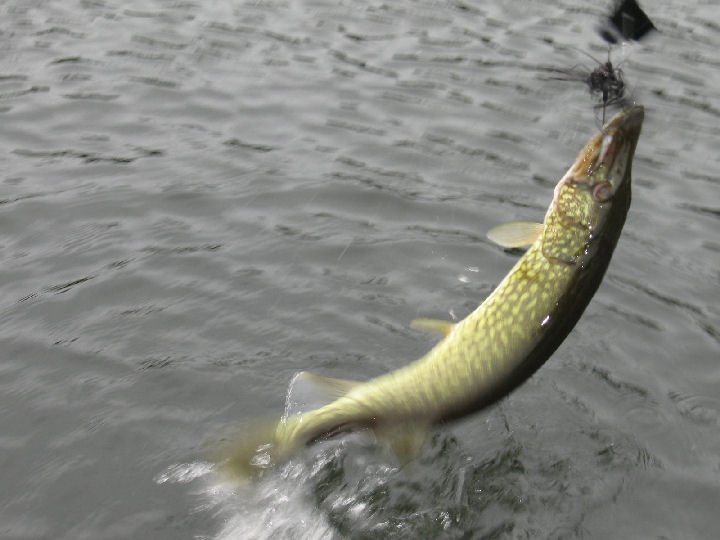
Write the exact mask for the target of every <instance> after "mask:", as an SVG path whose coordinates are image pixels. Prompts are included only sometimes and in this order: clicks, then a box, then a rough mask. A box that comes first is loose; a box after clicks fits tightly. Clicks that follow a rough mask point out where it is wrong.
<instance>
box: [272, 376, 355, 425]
mask: <svg viewBox="0 0 720 540" xmlns="http://www.w3.org/2000/svg"><path fill="white" fill-rule="evenodd" d="M358 384H360V383H359V382H357V381H348V380H345V379H332V378H330V377H321V376H320V375H315V374H314V373H310V372H309V371H301V372H299V373H298V374H296V375H295V377H293V379H292V381H290V385H289V386H288V390H287V394H286V396H285V415H286V416H287V415H293V414H303V413H305V412H308V411H311V410H314V409H318V408H320V407H322V406H324V405H327V404H328V403H331V402H333V401H335V400H336V399H338V398H340V397H342V396H344V395H345V394H347V393H348V392H349V391H350V390H352V389H353V387H355V386H356V385H358Z"/></svg>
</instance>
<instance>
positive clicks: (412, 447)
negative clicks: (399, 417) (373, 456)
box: [373, 421, 430, 465]
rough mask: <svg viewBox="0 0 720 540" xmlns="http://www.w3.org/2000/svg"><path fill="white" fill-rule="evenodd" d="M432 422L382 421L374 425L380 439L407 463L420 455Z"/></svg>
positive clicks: (402, 462)
mask: <svg viewBox="0 0 720 540" xmlns="http://www.w3.org/2000/svg"><path fill="white" fill-rule="evenodd" d="M429 429H430V424H428V423H425V422H420V421H415V422H412V421H411V422H405V423H402V424H400V423H382V424H376V425H375V426H374V427H373V431H374V432H375V436H376V437H377V439H378V441H379V442H380V443H381V444H382V445H383V446H384V447H385V448H387V449H388V450H390V451H391V452H392V453H393V454H395V456H396V457H397V458H398V460H400V463H401V464H403V465H405V464H406V463H408V462H410V461H412V460H413V459H415V458H417V457H418V456H419V455H420V451H421V450H422V447H423V445H424V444H425V441H426V440H427V436H428V431H429Z"/></svg>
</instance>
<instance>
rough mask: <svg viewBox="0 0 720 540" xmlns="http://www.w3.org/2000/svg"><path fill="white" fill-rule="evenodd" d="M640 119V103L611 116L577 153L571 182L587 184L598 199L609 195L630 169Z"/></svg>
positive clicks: (609, 196)
mask: <svg viewBox="0 0 720 540" xmlns="http://www.w3.org/2000/svg"><path fill="white" fill-rule="evenodd" d="M644 118H645V108H644V107H643V106H642V105H631V106H629V107H626V108H625V109H623V110H622V111H620V112H619V113H617V114H616V115H615V116H614V117H613V118H611V119H610V120H609V121H608V122H607V123H606V124H605V125H604V126H603V128H602V129H601V130H600V131H598V132H597V133H596V134H595V136H594V137H593V138H592V139H590V141H589V142H588V144H587V145H586V146H585V148H584V149H583V150H582V151H581V152H580V155H579V156H578V159H577V160H576V162H575V164H574V165H573V167H572V168H571V169H570V171H569V173H570V179H571V181H572V182H573V183H576V184H585V185H587V186H588V187H589V188H590V189H591V190H592V191H593V196H594V197H595V198H596V200H598V201H599V202H602V201H604V200H609V199H610V198H612V196H613V195H614V194H615V192H616V191H617V190H618V188H619V187H620V185H621V184H622V183H623V181H624V180H625V178H626V177H627V173H628V172H629V170H630V167H631V165H632V160H633V156H634V155H635V146H636V145H637V142H638V139H639V138H640V129H641V128H642V124H643V120H644Z"/></svg>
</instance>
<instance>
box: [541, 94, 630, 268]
mask: <svg viewBox="0 0 720 540" xmlns="http://www.w3.org/2000/svg"><path fill="white" fill-rule="evenodd" d="M643 117H644V110H643V107H642V106H632V107H628V108H626V109H625V110H623V111H621V112H619V113H618V114H617V115H615V116H614V117H613V118H612V119H611V120H610V121H609V122H608V123H607V124H605V126H603V128H602V129H601V130H600V131H598V133H596V134H595V135H594V136H593V137H592V138H591V139H590V140H589V141H588V143H587V144H586V145H585V147H584V148H583V149H582V150H581V151H580V154H579V155H578V157H577V159H576V160H575V163H573V165H572V166H571V167H570V169H569V170H568V172H567V173H565V176H564V177H563V178H562V179H561V180H560V182H559V183H558V185H557V186H556V187H555V195H554V197H553V202H552V204H551V205H550V208H549V209H548V213H547V215H546V216H545V221H544V233H543V236H542V242H543V244H542V246H543V248H542V249H543V254H544V255H545V257H546V258H548V259H551V260H555V261H560V262H562V263H567V264H576V263H581V264H582V263H583V261H586V260H589V258H591V257H592V250H591V249H590V248H589V246H590V244H591V243H592V242H593V240H594V239H596V238H598V236H599V235H602V231H603V230H604V228H605V224H606V222H607V220H608V217H609V216H610V215H611V213H612V212H611V209H612V207H613V201H614V200H615V201H618V200H620V201H622V202H623V203H624V206H625V207H627V205H628V204H629V202H630V169H631V167H632V160H633V156H634V155H635V146H636V145H637V141H638V138H639V137H640V128H641V126H642V122H643Z"/></svg>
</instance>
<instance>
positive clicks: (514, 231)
mask: <svg viewBox="0 0 720 540" xmlns="http://www.w3.org/2000/svg"><path fill="white" fill-rule="evenodd" d="M543 228H544V225H543V224H542V223H534V222H531V221H514V222H512V223H504V224H503V225H498V226H497V227H493V228H492V229H490V230H489V231H488V233H487V237H488V238H489V239H490V240H491V241H493V242H495V243H496V244H497V245H499V246H501V247H504V248H507V249H511V248H523V247H527V246H530V245H532V244H533V243H534V242H535V240H537V239H538V238H539V237H540V235H541V234H542V233H543Z"/></svg>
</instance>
